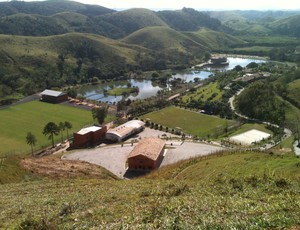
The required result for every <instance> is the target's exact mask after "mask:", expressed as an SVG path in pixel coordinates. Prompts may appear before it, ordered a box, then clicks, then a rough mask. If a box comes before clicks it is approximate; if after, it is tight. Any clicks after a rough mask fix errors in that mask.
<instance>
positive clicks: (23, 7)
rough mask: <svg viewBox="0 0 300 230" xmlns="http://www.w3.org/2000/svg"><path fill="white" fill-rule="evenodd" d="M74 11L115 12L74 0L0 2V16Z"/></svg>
mask: <svg viewBox="0 0 300 230" xmlns="http://www.w3.org/2000/svg"><path fill="white" fill-rule="evenodd" d="M65 11H69V12H75V13H79V14H83V15H86V16H96V15H102V14H108V13H112V12H115V10H112V9H108V8H105V7H102V6H99V5H87V4H82V3H79V2H74V1H64V0H62V1H59V0H54V1H53V0H52V1H42V2H38V1H36V2H23V1H10V2H0V16H2V17H3V16H9V15H12V14H19V13H24V14H39V15H43V16H51V15H53V14H57V13H61V12H65Z"/></svg>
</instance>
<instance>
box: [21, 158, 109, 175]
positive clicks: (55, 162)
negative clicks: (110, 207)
mask: <svg viewBox="0 0 300 230" xmlns="http://www.w3.org/2000/svg"><path fill="white" fill-rule="evenodd" d="M21 166H22V167H23V168H25V169H27V170H29V171H31V172H32V173H34V174H37V175H41V176H46V177H49V178H53V179H59V178H77V177H80V178H97V179H109V178H111V179H115V177H114V176H113V175H111V173H109V172H107V171H106V170H105V169H102V168H100V167H98V166H97V165H93V164H89V163H87V162H83V161H77V160H67V161H66V160H62V159H60V158H59V157H53V156H49V157H40V158H34V157H32V158H26V159H23V160H22V161H21Z"/></svg>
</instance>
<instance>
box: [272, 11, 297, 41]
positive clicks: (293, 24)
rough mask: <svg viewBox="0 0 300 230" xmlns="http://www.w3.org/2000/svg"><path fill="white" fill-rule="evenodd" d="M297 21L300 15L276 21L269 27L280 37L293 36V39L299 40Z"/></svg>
mask: <svg viewBox="0 0 300 230" xmlns="http://www.w3.org/2000/svg"><path fill="white" fill-rule="evenodd" d="M299 21H300V14H298V15H295V16H291V17H288V18H284V19H280V20H277V21H275V22H273V23H272V24H271V25H270V27H271V28H272V29H273V30H274V32H276V33H279V34H282V35H288V36H294V37H298V38H299V37H300V25H299Z"/></svg>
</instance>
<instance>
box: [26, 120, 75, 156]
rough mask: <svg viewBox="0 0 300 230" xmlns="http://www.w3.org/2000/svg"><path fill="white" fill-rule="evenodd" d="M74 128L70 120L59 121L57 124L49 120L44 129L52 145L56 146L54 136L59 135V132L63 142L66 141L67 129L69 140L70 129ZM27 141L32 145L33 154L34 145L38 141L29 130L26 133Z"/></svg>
mask: <svg viewBox="0 0 300 230" xmlns="http://www.w3.org/2000/svg"><path fill="white" fill-rule="evenodd" d="M70 129H72V124H71V123H70V122H69V121H65V122H59V124H58V125H57V124H55V122H52V121H51V122H48V123H47V124H46V125H45V127H44V129H43V134H44V135H45V136H48V138H49V139H50V140H51V142H52V147H54V136H57V135H58V134H60V135H61V142H63V141H64V136H63V132H64V131H65V130H66V131H67V140H68V139H69V130H70ZM26 143H27V144H28V145H30V147H31V152H32V154H33V147H34V146H35V145H36V143H37V139H36V137H35V135H34V134H32V133H31V132H28V133H27V135H26Z"/></svg>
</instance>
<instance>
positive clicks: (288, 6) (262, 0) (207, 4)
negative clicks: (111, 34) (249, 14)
mask: <svg viewBox="0 0 300 230" xmlns="http://www.w3.org/2000/svg"><path fill="white" fill-rule="evenodd" d="M0 1H3V2H5V1H7V0H0ZM25 1H30V0H25ZM76 1H78V2H82V3H86V4H94V5H101V6H104V7H108V8H112V9H129V8H147V9H153V10H158V9H182V8H183V7H191V8H194V9H199V10H233V9H234V10H236V9H238V10H300V0H284V1H283V0H273V1H272V0H247V1H245V0H181V1H178V0H177V1H176V0H175V1H174V0H173V1H172V0H76Z"/></svg>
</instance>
